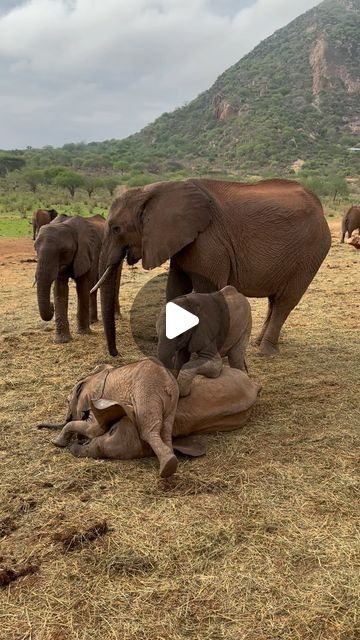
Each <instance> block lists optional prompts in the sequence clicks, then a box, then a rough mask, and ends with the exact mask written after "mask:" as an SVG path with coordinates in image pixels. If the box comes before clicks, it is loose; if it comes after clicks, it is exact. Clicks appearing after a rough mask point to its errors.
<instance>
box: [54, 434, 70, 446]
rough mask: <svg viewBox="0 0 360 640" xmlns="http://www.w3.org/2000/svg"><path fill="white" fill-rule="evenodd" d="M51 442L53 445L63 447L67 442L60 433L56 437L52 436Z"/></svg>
mask: <svg viewBox="0 0 360 640" xmlns="http://www.w3.org/2000/svg"><path fill="white" fill-rule="evenodd" d="M51 444H54V445H55V447H61V448H64V447H66V446H67V444H68V442H67V440H66V438H64V437H63V436H62V435H59V436H57V437H56V438H52V440H51Z"/></svg>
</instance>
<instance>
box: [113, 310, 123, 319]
mask: <svg viewBox="0 0 360 640" xmlns="http://www.w3.org/2000/svg"><path fill="white" fill-rule="evenodd" d="M114 316H115V320H122V315H121V311H115V314H114Z"/></svg>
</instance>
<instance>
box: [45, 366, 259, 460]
mask: <svg viewBox="0 0 360 640" xmlns="http://www.w3.org/2000/svg"><path fill="white" fill-rule="evenodd" d="M131 366H133V365H131ZM125 368H126V367H123V369H125ZM106 371H110V372H111V371H112V372H113V375H114V378H115V379H116V377H117V375H118V373H117V372H118V371H119V369H118V368H112V367H110V366H109V367H106V370H105V372H106ZM163 371H166V369H165V367H163ZM152 373H153V374H154V373H156V372H155V370H153V371H152ZM174 383H175V380H174V379H172V385H173V384H174ZM80 384H81V383H80ZM82 384H83V386H82V387H81V389H77V388H75V390H74V392H73V394H72V396H71V397H70V404H69V413H68V415H67V418H66V420H74V419H76V418H77V419H78V420H79V418H80V417H81V415H83V413H84V412H85V414H86V415H88V418H87V421H83V422H84V426H83V429H81V428H79V427H78V426H76V428H75V427H73V426H70V429H71V431H72V433H71V436H72V434H73V433H75V432H76V433H81V434H83V435H84V436H86V438H88V440H86V441H85V442H82V443H81V442H79V441H77V442H76V441H75V442H73V441H70V439H69V434H68V433H67V432H66V431H65V432H64V431H63V433H62V434H60V436H59V437H60V438H62V440H61V441H60V443H59V442H56V444H60V445H61V446H69V448H70V451H71V452H72V453H73V454H74V455H76V456H79V457H90V458H111V459H117V460H128V459H134V458H143V457H146V456H149V455H152V454H153V451H154V449H153V448H152V447H151V444H150V442H149V439H148V438H147V439H145V438H144V435H143V434H144V432H143V427H142V426H141V425H140V427H139V417H137V413H136V411H135V412H134V413H132V412H131V411H129V410H126V406H125V408H124V411H123V415H122V416H121V417H120V414H118V415H117V416H116V413H112V414H111V413H110V412H108V413H106V410H103V411H102V413H101V410H100V412H98V413H97V416H98V417H99V418H100V420H99V422H101V426H100V427H99V424H98V419H96V420H95V418H92V417H91V410H86V409H85V407H89V406H90V403H91V397H97V396H98V394H99V389H101V388H102V385H103V374H101V375H100V376H99V377H98V374H93V375H91V376H89V377H88V378H86V379H85V380H84V381H83V383H82ZM171 388H172V389H173V386H172V387H171ZM260 391H261V387H260V385H259V384H257V383H256V382H254V381H252V380H251V379H250V378H249V377H248V376H247V374H246V373H245V372H243V371H240V370H238V369H231V368H230V367H228V366H225V367H224V368H223V370H222V372H221V375H220V376H219V377H218V378H213V379H208V378H205V377H203V376H197V377H196V378H195V379H194V381H193V386H192V392H191V395H190V396H188V397H186V398H180V399H179V401H178V403H177V407H176V412H175V416H174V418H175V420H174V422H173V427H172V447H173V448H174V449H175V450H177V451H180V452H182V453H184V454H187V455H190V456H199V455H203V454H204V453H205V446H204V443H203V442H201V441H199V439H198V438H197V436H199V435H203V434H207V433H217V432H221V431H234V430H236V429H239V428H240V427H242V426H243V425H244V424H245V423H246V422H247V420H248V419H249V417H250V415H251V413H252V410H253V407H254V404H255V403H256V401H257V398H258V395H259V393H260ZM106 394H107V395H113V397H114V398H115V396H116V395H119V391H118V390H117V389H116V388H113V389H112V390H111V391H110V389H108V388H107V387H106ZM120 396H121V398H120V397H118V399H117V400H115V401H113V402H115V403H117V404H121V405H122V406H124V405H123V399H122V394H120ZM93 404H94V401H93ZM97 404H98V403H97ZM118 411H119V409H118ZM125 412H126V415H125ZM94 421H95V422H96V426H95V428H94ZM73 424H77V423H73ZM68 425H71V423H68ZM40 426H44V427H56V426H57V425H46V424H45V425H40ZM100 430H101V431H102V433H101V434H100V435H97V434H99V433H100ZM64 436H65V437H64ZM56 440H57V439H56Z"/></svg>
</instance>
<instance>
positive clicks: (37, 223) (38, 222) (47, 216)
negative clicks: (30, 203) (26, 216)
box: [32, 209, 58, 240]
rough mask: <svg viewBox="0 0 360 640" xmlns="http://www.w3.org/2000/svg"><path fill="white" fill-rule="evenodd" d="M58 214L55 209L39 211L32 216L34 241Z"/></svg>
mask: <svg viewBox="0 0 360 640" xmlns="http://www.w3.org/2000/svg"><path fill="white" fill-rule="evenodd" d="M57 214H58V213H57V211H56V210H55V209H38V210H37V211H34V213H33V214H32V228H33V240H36V237H37V235H38V233H39V231H40V229H41V227H43V226H44V225H45V224H49V223H50V222H51V221H52V220H54V219H55V218H56V216H57Z"/></svg>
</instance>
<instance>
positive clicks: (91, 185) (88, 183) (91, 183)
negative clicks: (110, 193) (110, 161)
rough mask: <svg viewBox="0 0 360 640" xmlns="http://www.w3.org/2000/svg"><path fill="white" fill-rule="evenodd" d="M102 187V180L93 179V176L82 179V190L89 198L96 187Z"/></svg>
mask: <svg viewBox="0 0 360 640" xmlns="http://www.w3.org/2000/svg"><path fill="white" fill-rule="evenodd" d="M100 186H102V180H101V179H100V178H94V176H85V177H84V189H85V191H87V194H88V196H89V198H91V196H92V194H93V193H94V191H95V189H96V188H97V187H100Z"/></svg>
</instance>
